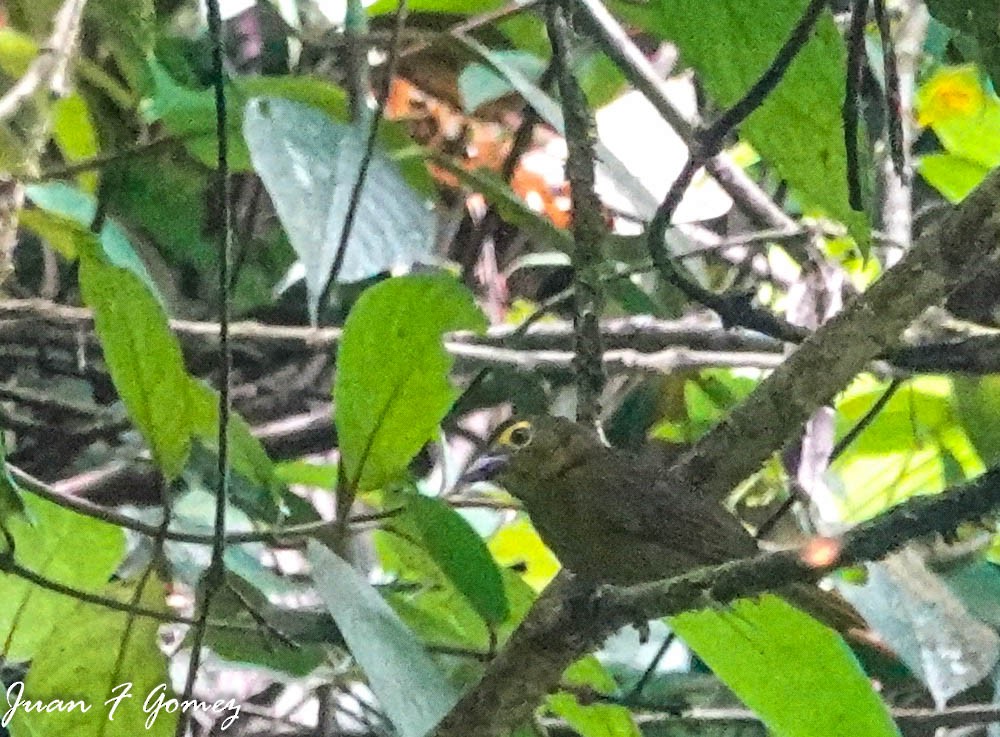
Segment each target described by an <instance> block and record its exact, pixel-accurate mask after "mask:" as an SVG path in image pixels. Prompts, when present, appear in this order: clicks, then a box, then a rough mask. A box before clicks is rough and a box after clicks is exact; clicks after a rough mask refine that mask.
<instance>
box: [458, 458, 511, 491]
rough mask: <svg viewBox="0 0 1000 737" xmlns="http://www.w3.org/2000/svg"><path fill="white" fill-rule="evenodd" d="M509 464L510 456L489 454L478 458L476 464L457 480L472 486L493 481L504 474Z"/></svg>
mask: <svg viewBox="0 0 1000 737" xmlns="http://www.w3.org/2000/svg"><path fill="white" fill-rule="evenodd" d="M509 463H510V456H509V455H507V454H506V453H491V454H487V455H482V456H479V458H477V459H476V462H475V463H473V464H472V465H471V466H469V467H468V468H467V469H466V470H465V473H463V474H462V478H461V479H459V480H460V481H461V482H462V483H465V484H474V483H476V482H477V481H493V480H494V479H496V477H497V476H499V475H500V474H501V473H503V472H504V469H506V468H507V465H508V464H509Z"/></svg>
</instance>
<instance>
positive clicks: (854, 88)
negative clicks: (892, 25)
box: [842, 0, 868, 211]
mask: <svg viewBox="0 0 1000 737" xmlns="http://www.w3.org/2000/svg"><path fill="white" fill-rule="evenodd" d="M867 16H868V0H852V2H851V25H850V28H849V29H848V32H847V84H846V89H845V92H844V108H843V116H842V117H843V124H844V153H845V155H846V157H847V192H848V201H849V203H850V205H851V208H853V209H854V210H859V211H860V210H863V209H864V197H863V194H862V190H861V168H860V164H859V163H858V145H859V144H858V128H859V124H860V121H859V119H858V101H859V98H860V95H861V82H862V80H863V79H864V72H865V20H866V19H867Z"/></svg>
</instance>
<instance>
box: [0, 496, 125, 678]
mask: <svg viewBox="0 0 1000 737" xmlns="http://www.w3.org/2000/svg"><path fill="white" fill-rule="evenodd" d="M24 505H25V508H26V511H27V515H26V516H27V517H28V518H30V519H31V520H33V521H34V523H33V524H32V523H31V522H29V521H28V519H25V518H23V517H12V518H8V519H7V520H6V522H7V529H8V530H9V531H10V533H11V534H12V535H13V537H14V541H15V551H16V559H17V562H18V563H19V564H20V565H22V566H24V567H25V568H28V569H29V570H31V571H34V572H35V573H37V574H39V575H41V576H45V577H46V578H48V579H49V580H51V581H55V582H57V583H61V584H64V585H66V586H72V587H74V588H76V589H82V590H84V591H96V590H99V589H101V588H103V587H104V586H105V585H106V584H107V582H108V579H109V578H110V577H111V574H112V573H114V571H115V569H116V568H117V567H118V564H119V563H120V562H121V559H122V556H123V555H124V554H125V535H124V534H123V533H122V531H121V529H120V528H118V527H114V526H113V525H109V524H107V523H106V522H100V521H98V520H94V519H91V518H89V517H83V516H81V515H79V514H76V513H74V512H70V511H69V510H66V509H63V508H62V507H57V506H56V505H54V504H52V503H51V502H46V501H43V500H41V499H38V498H37V497H34V496H31V495H30V494H26V495H25V496H24ZM76 605H77V602H76V601H75V600H73V599H72V598H70V597H68V596H65V595H63V594H57V593H54V592H52V591H48V590H46V589H41V588H39V587H38V586H35V585H34V584H32V583H30V582H28V581H26V580H24V579H22V578H18V577H17V576H13V575H7V576H5V575H2V574H0V640H2V641H4V642H6V643H7V644H8V645H7V647H6V649H5V650H4V657H5V658H7V659H8V660H10V661H19V660H28V659H30V658H32V657H33V656H34V655H35V653H36V651H37V649H38V647H39V646H40V645H41V644H42V643H44V642H45V641H46V640H47V639H48V637H49V635H50V633H51V632H52V630H53V628H55V627H57V626H61V625H62V623H63V621H64V620H65V618H66V617H67V616H69V614H70V613H71V612H72V611H73V610H74V608H75V607H76ZM74 659H76V658H74ZM76 660H77V662H80V661H79V660H78V659H76Z"/></svg>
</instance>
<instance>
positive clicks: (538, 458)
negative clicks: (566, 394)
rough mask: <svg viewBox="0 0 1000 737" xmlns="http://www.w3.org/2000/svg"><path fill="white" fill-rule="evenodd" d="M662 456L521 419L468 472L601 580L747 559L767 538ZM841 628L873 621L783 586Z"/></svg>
mask: <svg viewBox="0 0 1000 737" xmlns="http://www.w3.org/2000/svg"><path fill="white" fill-rule="evenodd" d="M651 456H652V454H650V453H646V454H643V453H642V452H641V451H639V452H635V451H629V450H622V449H617V448H610V447H608V446H606V445H605V444H604V442H603V441H602V440H601V437H600V436H599V435H598V434H597V432H596V431H594V430H592V429H591V428H588V427H585V426H583V425H580V424H578V423H575V422H573V421H571V420H569V419H566V418H562V417H553V416H547V415H539V416H530V417H523V418H515V419H513V420H511V421H508V422H507V423H504V424H503V425H501V426H500V428H499V429H498V430H497V431H496V432H495V433H494V437H493V440H492V442H490V444H489V447H488V449H487V451H486V452H485V454H483V455H482V456H480V458H479V459H478V460H477V461H476V462H475V463H474V464H473V465H472V467H471V468H470V469H469V470H468V471H467V472H466V473H465V474H464V480H465V481H467V482H470V483H471V482H475V481H490V482H492V483H494V484H496V485H498V486H500V487H502V488H504V489H505V490H506V491H507V492H509V493H510V494H511V495H512V496H514V497H516V498H517V499H519V500H520V501H521V502H522V503H523V504H524V507H525V509H526V511H527V512H528V515H529V516H530V518H531V521H532V523H533V524H534V526H535V529H536V530H537V531H538V533H539V535H540V536H541V538H542V540H543V541H544V542H545V543H546V544H547V545H548V547H549V548H550V549H551V550H552V552H553V553H554V554H555V556H556V557H557V558H558V559H559V561H560V562H561V563H562V565H563V566H564V567H566V568H568V569H569V570H570V571H572V572H573V573H574V574H575V575H576V576H577V577H579V578H581V579H583V580H585V581H588V582H591V583H593V584H611V585H616V586H632V585H636V584H642V583H648V582H651V581H657V580H661V579H667V578H673V577H676V576H680V575H683V574H685V573H688V572H690V571H692V570H694V569H696V568H700V567H703V566H712V565H718V564H722V563H726V562H728V561H731V560H736V559H740V558H747V557H750V556H753V555H755V554H756V553H758V552H760V549H759V546H758V543H757V541H756V540H755V539H754V537H753V535H751V534H750V532H749V531H748V530H747V529H746V528H745V527H744V526H743V524H742V523H741V522H740V521H739V520H738V519H737V518H736V517H735V516H734V515H733V514H731V513H730V512H729V511H727V510H726V509H725V508H724V507H723V506H722V505H721V504H718V503H717V502H715V501H714V500H711V499H707V498H704V497H701V496H698V495H695V494H686V493H684V492H683V491H682V490H681V489H678V488H675V487H674V486H672V485H671V484H670V480H669V475H667V474H665V473H664V464H663V463H662V462H660V463H657V462H654V461H652V460H651ZM778 593H779V594H780V595H781V596H783V597H784V598H786V599H788V600H789V601H790V602H791V603H792V604H794V605H795V606H798V607H799V608H801V609H803V610H805V611H806V612H807V613H809V614H811V615H812V616H814V617H816V618H817V619H819V620H820V621H823V622H824V623H825V624H828V625H829V626H831V627H833V628H834V629H837V630H840V631H847V630H850V629H855V628H863V627H864V626H865V623H864V620H863V619H861V617H860V615H859V614H858V613H857V612H855V611H854V610H853V609H851V608H850V605H849V604H847V602H846V601H844V600H843V599H841V598H840V597H838V596H836V595H835V594H832V593H831V592H826V591H822V590H820V589H818V588H817V587H815V586H812V585H810V584H792V585H790V586H786V587H784V588H783V589H781V590H780V592H778Z"/></svg>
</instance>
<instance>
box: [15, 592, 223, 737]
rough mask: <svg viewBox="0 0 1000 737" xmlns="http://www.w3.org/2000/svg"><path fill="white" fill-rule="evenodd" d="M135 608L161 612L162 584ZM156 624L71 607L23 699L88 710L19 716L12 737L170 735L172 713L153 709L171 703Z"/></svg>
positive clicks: (128, 597) (37, 660) (127, 597)
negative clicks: (83, 706) (159, 699)
mask: <svg viewBox="0 0 1000 737" xmlns="http://www.w3.org/2000/svg"><path fill="white" fill-rule="evenodd" d="M101 593H102V595H104V596H108V597H110V598H113V599H116V600H118V601H120V602H121V603H123V604H128V603H130V602H131V601H132V598H133V591H132V590H131V589H129V588H128V587H125V586H122V585H116V586H113V587H108V588H107V589H105V590H104V591H102V592H101ZM138 603H139V605H140V606H144V607H146V608H150V609H158V610H160V611H166V610H167V608H166V604H165V602H164V596H163V584H162V582H160V581H158V580H157V579H156V578H155V577H153V578H150V579H149V581H148V583H147V585H146V588H145V590H144V591H143V594H142V595H141V596H140V597H138ZM160 624H161V623H160V622H158V621H156V620H155V619H150V618H148V617H134V618H132V617H130V615H129V614H127V613H126V612H120V611H115V610H112V609H108V608H106V607H100V606H95V605H93V604H84V603H81V602H75V603H74V604H73V605H72V606H71V607H70V609H69V611H67V613H66V616H64V617H63V618H62V620H61V621H60V622H59V627H58V629H56V630H54V631H53V632H52V635H51V636H50V637H49V638H48V639H47V640H46V641H45V643H44V644H42V646H41V647H40V648H39V649H38V650H37V652H36V653H35V654H34V657H33V658H32V660H31V666H30V668H29V669H28V676H27V678H26V679H25V681H24V698H25V699H31V700H32V701H41V702H43V703H46V704H48V703H51V702H53V701H55V700H62V701H64V702H65V701H70V700H80V701H82V702H83V703H84V704H88V705H90V707H91V708H90V710H89V711H87V712H83V711H81V710H79V709H74V710H67V711H46V712H38V711H33V712H28V711H24V710H22V709H18V710H17V711H16V712H15V715H14V719H13V721H12V722H11V724H10V729H11V733H12V735H14V737H17V736H18V735H36V734H44V735H46V736H47V737H62V736H63V735H65V736H66V737H133V736H134V735H138V734H143V735H147V734H148V735H153V736H154V737H159V736H160V735H162V736H163V737H167V736H168V735H172V734H173V733H174V730H175V728H176V726H177V713H176V711H175V712H174V713H168V711H167V710H166V709H161V710H157V709H155V705H156V703H157V696H158V694H162V695H163V698H164V701H165V700H166V699H170V698H172V697H173V696H174V694H173V693H172V692H171V691H170V690H169V689H168V688H167V687H166V686H165V684H168V683H169V677H168V675H167V662H166V656H165V655H164V654H163V652H162V651H161V650H160V647H159V628H160ZM150 694H152V696H151V697H150V698H149V700H148V702H147V697H148V696H150ZM116 697H117V701H116V700H115V699H116ZM109 701H110V703H106V702H109ZM113 706H114V707H115V708H114V711H113V712H111V709H112V707H113ZM144 706H145V707H147V708H145V709H144ZM232 713H233V712H232V711H231V710H230V711H228V712H227V714H228V715H231V714H232ZM112 717H113V718H112ZM222 718H225V715H220V719H222Z"/></svg>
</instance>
